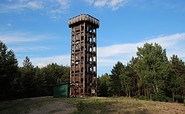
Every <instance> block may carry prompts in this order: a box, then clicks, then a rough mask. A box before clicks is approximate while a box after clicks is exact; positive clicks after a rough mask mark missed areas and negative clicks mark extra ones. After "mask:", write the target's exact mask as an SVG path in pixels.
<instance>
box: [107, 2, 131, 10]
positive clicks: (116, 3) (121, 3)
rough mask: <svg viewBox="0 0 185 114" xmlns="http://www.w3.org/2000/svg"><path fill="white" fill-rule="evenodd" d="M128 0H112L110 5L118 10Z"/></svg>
mask: <svg viewBox="0 0 185 114" xmlns="http://www.w3.org/2000/svg"><path fill="white" fill-rule="evenodd" d="M127 2H128V1H127V0H111V1H110V2H109V3H108V5H109V6H110V7H111V8H112V10H117V9H118V8H119V7H121V6H123V5H124V4H126V3H127Z"/></svg>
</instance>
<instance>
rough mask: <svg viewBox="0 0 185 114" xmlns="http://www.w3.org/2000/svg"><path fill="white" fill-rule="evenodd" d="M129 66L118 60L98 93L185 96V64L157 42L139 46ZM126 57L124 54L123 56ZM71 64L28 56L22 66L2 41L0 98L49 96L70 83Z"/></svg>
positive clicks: (100, 80)
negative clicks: (40, 62) (37, 62)
mask: <svg viewBox="0 0 185 114" xmlns="http://www.w3.org/2000/svg"><path fill="white" fill-rule="evenodd" d="M136 55H137V56H136V57H132V58H131V60H130V61H129V63H127V65H124V64H123V63H122V62H120V61H118V62H117V63H116V64H115V65H113V68H112V70H111V73H110V74H108V73H105V74H104V75H102V76H98V80H97V82H98V83H97V84H98V88H97V89H98V90H97V92H98V96H100V97H120V96H126V97H134V98H139V99H145V100H154V101H164V102H180V103H182V102H183V100H184V97H185V63H184V62H183V61H182V59H180V58H179V57H178V56H177V55H173V56H172V57H171V58H170V59H169V60H168V57H167V54H166V50H165V49H162V47H161V46H160V45H159V44H157V43H155V44H153V43H151V44H149V43H145V44H144V46H143V47H138V48H137V52H136ZM123 58H124V57H123ZM69 73H70V67H69V66H62V65H57V64H56V63H52V64H49V65H47V66H46V67H43V68H39V67H38V66H33V65H32V63H31V60H30V59H29V57H25V59H24V61H23V63H22V66H18V61H17V59H16V56H15V54H14V52H13V50H8V47H7V46H6V45H5V44H4V43H3V42H1V41H0V100H8V99H18V98H26V97H38V96H50V95H52V89H53V86H54V85H56V84H60V83H63V82H69Z"/></svg>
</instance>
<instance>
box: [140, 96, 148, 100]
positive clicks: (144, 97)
mask: <svg viewBox="0 0 185 114" xmlns="http://www.w3.org/2000/svg"><path fill="white" fill-rule="evenodd" d="M138 99H140V100H147V97H146V96H143V95H142V96H139V97H138Z"/></svg>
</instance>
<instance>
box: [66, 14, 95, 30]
mask: <svg viewBox="0 0 185 114" xmlns="http://www.w3.org/2000/svg"><path fill="white" fill-rule="evenodd" d="M81 22H89V23H91V24H93V25H95V26H96V27H97V28H99V20H98V19H96V18H94V17H92V16H91V15H89V14H81V15H78V16H75V17H73V18H70V19H69V20H68V25H69V27H73V26H74V25H76V24H78V23H81Z"/></svg>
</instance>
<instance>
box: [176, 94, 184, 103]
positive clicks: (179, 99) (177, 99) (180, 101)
mask: <svg viewBox="0 0 185 114" xmlns="http://www.w3.org/2000/svg"><path fill="white" fill-rule="evenodd" d="M174 100H175V102H178V103H183V100H184V99H183V97H182V96H181V95H175V97H174Z"/></svg>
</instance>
